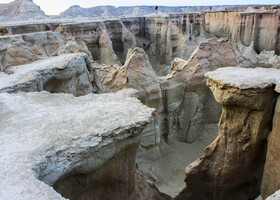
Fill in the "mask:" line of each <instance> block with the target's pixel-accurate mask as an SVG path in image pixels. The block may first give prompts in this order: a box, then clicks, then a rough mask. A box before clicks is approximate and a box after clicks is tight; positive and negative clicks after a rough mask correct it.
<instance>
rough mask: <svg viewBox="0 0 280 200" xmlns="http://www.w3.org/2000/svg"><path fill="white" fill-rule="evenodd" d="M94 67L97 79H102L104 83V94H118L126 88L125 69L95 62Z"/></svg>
mask: <svg viewBox="0 0 280 200" xmlns="http://www.w3.org/2000/svg"><path fill="white" fill-rule="evenodd" d="M92 66H93V69H94V71H95V73H96V76H97V79H100V81H101V83H102V86H103V87H102V88H103V90H102V91H101V92H102V93H108V92H117V91H119V90H122V89H124V88H125V87H126V83H127V76H126V73H125V69H124V68H123V67H119V66H118V65H105V64H103V63H100V62H98V61H93V62H92Z"/></svg>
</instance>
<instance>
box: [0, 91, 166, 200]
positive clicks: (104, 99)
mask: <svg viewBox="0 0 280 200" xmlns="http://www.w3.org/2000/svg"><path fill="white" fill-rule="evenodd" d="M0 104H1V110H2V112H1V114H0V118H1V129H0V130H1V131H0V132H1V134H0V138H1V140H0V144H1V147H0V149H1V157H2V158H3V159H1V161H0V164H1V168H2V170H1V173H0V177H1V180H2V181H1V183H0V185H1V188H2V190H1V191H2V192H1V194H0V195H1V199H33V198H34V197H36V199H64V198H62V197H61V195H60V194H58V193H57V192H56V191H55V190H54V189H53V188H52V187H50V186H53V185H55V186H56V187H55V188H56V189H58V188H59V183H58V182H57V181H59V180H63V179H64V178H67V177H68V178H71V176H70V177H69V175H71V174H82V175H86V174H91V173H92V172H96V173H97V174H95V175H93V176H91V178H92V179H87V180H91V181H94V180H101V179H100V178H101V177H103V175H104V173H102V172H101V171H103V172H106V174H107V175H106V176H108V175H109V174H111V175H112V176H111V178H109V179H103V181H105V180H106V183H104V184H105V185H107V186H106V187H105V185H104V184H103V183H101V182H98V181H97V182H98V183H99V184H98V185H95V188H97V191H104V189H105V188H108V187H110V186H112V188H114V184H117V185H115V186H118V190H112V193H110V195H115V197H116V198H117V199H126V197H128V198H130V197H132V196H133V194H134V193H135V191H134V188H135V184H136V183H135V178H134V176H135V159H134V156H135V150H136V148H137V145H138V143H139V136H140V132H141V130H142V129H143V128H144V127H145V125H146V124H147V123H149V121H150V119H151V114H152V113H153V111H154V109H151V108H148V107H146V106H144V105H142V104H141V103H140V101H139V100H137V99H136V98H135V91H132V90H123V91H121V92H118V93H116V94H103V95H96V94H89V95H86V96H82V97H74V96H73V95H71V94H50V93H48V92H41V93H20V94H7V93H1V94H0ZM123 107H125V108H126V110H125V112H124V111H123V109H122V108H123ZM120 109H121V110H120ZM136 111H139V112H137V113H136ZM120 115H121V116H122V117H121V118H119V116H120ZM12 146H13V147H14V148H11V147H12ZM128 149H130V151H126V150H128ZM122 154H125V155H124V156H120V155H122ZM112 159H113V161H112V162H109V161H110V160H112ZM114 160H115V161H114ZM108 162H109V163H110V164H109V166H110V165H114V167H112V168H111V167H107V168H106V167H105V168H100V167H101V166H106V165H107V164H106V163H108ZM15 163H16V164H15ZM114 163H115V164H114ZM124 165H125V166H127V167H128V168H127V169H129V170H124V169H125V168H122V166H124ZM98 169H100V170H101V171H100V170H99V171H98ZM96 170H97V171H96ZM114 171H119V172H120V174H119V175H120V177H118V174H114V173H113V172H114ZM108 173H109V174H108ZM8 174H9V175H8ZM7 175H8V176H7ZM82 175H81V176H80V178H82V179H80V180H83V176H82ZM88 177H90V176H88ZM121 177H123V178H125V179H123V178H121ZM138 179H139V178H138ZM40 180H41V181H40ZM118 181H121V184H119V182H118ZM69 183H71V182H70V181H69ZM88 183H89V184H90V183H91V182H90V181H89V182H88ZM120 186H121V187H120ZM64 187H68V188H69V189H71V186H69V185H65V186H64ZM11 189H12V192H11ZM127 189H128V190H127ZM58 191H59V190H58ZM120 191H123V193H122V192H120ZM118 192H120V193H118ZM138 192H140V191H138ZM79 194H80V193H79ZM84 194H85V195H86V193H84ZM145 194H146V193H145V192H143V191H141V193H139V194H138V195H140V196H142V198H139V199H145V197H144V195H145ZM89 195H97V197H98V193H90V194H89ZM119 195H121V196H119ZM127 195H128V196H127ZM147 195H151V194H147ZM132 199H133V198H132ZM158 199H161V198H160V196H159V197H158Z"/></svg>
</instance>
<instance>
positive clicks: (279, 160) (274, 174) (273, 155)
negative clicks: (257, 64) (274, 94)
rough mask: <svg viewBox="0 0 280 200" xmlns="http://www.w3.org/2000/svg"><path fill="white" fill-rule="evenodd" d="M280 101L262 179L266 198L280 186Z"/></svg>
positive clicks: (276, 107) (275, 114)
mask: <svg viewBox="0 0 280 200" xmlns="http://www.w3.org/2000/svg"><path fill="white" fill-rule="evenodd" d="M279 116H280V101H279V98H278V100H277V103H276V106H275V110H274V117H273V127H272V132H271V133H270V134H269V137H268V148H267V153H266V162H265V168H264V174H263V180H262V197H263V198H264V199H265V198H267V197H268V196H270V195H272V194H273V193H274V192H276V191H277V190H279V188H280V171H279V168H280V154H279V152H280V146H279V144H280V136H279V133H280V132H279V124H280V122H279Z"/></svg>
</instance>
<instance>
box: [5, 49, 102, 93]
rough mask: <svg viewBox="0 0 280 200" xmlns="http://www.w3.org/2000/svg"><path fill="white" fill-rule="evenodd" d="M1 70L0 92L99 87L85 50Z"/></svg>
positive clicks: (94, 89) (77, 90)
mask: <svg viewBox="0 0 280 200" xmlns="http://www.w3.org/2000/svg"><path fill="white" fill-rule="evenodd" d="M7 72H8V73H3V72H0V83H1V84H0V85H1V86H0V92H9V93H17V92H20V91H23V92H36V91H43V90H45V91H49V92H52V93H72V94H74V95H75V96H80V95H85V94H89V93H92V92H98V91H99V90H100V88H99V86H101V85H100V84H99V80H95V79H94V76H93V68H92V65H91V61H90V59H89V57H88V56H87V55H86V54H67V55H63V56H59V57H54V58H49V59H46V60H42V61H37V62H35V63H31V64H27V65H19V66H15V67H9V69H8V70H7Z"/></svg>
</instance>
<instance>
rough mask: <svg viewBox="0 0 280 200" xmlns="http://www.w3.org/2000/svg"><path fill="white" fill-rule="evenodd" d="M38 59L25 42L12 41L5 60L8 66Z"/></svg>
mask: <svg viewBox="0 0 280 200" xmlns="http://www.w3.org/2000/svg"><path fill="white" fill-rule="evenodd" d="M39 59H40V58H39V57H38V56H37V55H36V54H35V53H34V52H33V51H32V50H31V49H30V48H29V47H28V46H27V44H26V42H13V43H12V44H11V47H9V48H8V50H7V61H8V64H9V65H10V66H15V65H23V64H26V63H31V62H34V61H36V60H39Z"/></svg>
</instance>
